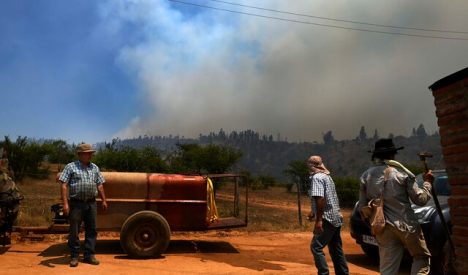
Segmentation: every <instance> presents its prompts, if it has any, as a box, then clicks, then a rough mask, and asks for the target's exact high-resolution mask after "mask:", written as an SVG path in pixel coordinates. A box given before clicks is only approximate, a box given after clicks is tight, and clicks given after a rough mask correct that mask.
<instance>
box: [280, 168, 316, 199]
mask: <svg viewBox="0 0 468 275" xmlns="http://www.w3.org/2000/svg"><path fill="white" fill-rule="evenodd" d="M284 174H286V175H287V176H288V177H289V178H290V179H291V181H292V182H293V183H291V184H288V185H287V189H288V191H289V192H290V191H291V189H292V187H293V185H294V183H296V182H299V184H300V187H301V188H300V190H298V191H300V192H301V193H303V194H307V191H308V190H309V176H310V174H309V167H308V166H307V160H294V161H291V162H290V163H289V164H288V167H286V169H285V170H284Z"/></svg>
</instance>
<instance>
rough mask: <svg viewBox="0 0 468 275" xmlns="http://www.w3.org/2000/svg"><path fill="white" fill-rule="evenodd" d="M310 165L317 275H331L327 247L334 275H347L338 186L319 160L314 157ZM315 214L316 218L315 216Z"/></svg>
mask: <svg viewBox="0 0 468 275" xmlns="http://www.w3.org/2000/svg"><path fill="white" fill-rule="evenodd" d="M307 164H308V166H309V171H310V179H311V186H310V197H311V200H312V205H311V206H312V211H311V214H309V220H312V218H313V217H315V225H314V237H313V238H312V242H311V243H310V250H311V252H312V255H313V256H314V262H315V267H316V268H317V272H318V273H317V274H319V275H326V274H330V272H329V270H328V264H327V259H326V258H325V254H324V253H323V249H324V248H325V246H328V251H329V252H330V256H331V258H332V261H333V267H334V268H335V274H337V275H347V274H349V269H348V264H347V263H346V257H345V255H344V253H343V244H342V241H341V235H340V234H341V226H342V225H343V216H342V215H341V212H340V205H339V202H338V196H337V194H336V190H335V183H334V182H333V179H332V178H331V176H330V171H328V169H327V168H326V167H325V165H324V164H323V162H322V158H321V157H320V156H311V157H310V158H309V160H308V162H307ZM312 213H314V214H313V215H312Z"/></svg>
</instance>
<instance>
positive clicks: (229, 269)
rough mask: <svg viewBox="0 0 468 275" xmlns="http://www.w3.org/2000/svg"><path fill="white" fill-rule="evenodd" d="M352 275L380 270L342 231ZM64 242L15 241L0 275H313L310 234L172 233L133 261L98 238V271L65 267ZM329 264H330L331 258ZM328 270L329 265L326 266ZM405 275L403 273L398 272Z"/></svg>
mask: <svg viewBox="0 0 468 275" xmlns="http://www.w3.org/2000/svg"><path fill="white" fill-rule="evenodd" d="M342 235H343V241H344V250H345V253H346V257H347V260H348V263H349V267H350V271H351V274H378V272H377V270H378V267H377V266H376V265H375V264H373V263H371V262H370V261H369V260H368V259H367V258H366V257H365V256H364V255H363V253H362V252H361V250H360V247H359V246H357V245H356V244H355V243H354V240H353V239H351V238H350V237H349V233H348V232H346V231H345V232H343V233H342ZM61 238H62V239H55V240H45V241H42V242H29V243H28V242H17V243H14V244H13V245H12V246H11V247H10V248H9V249H8V250H7V251H2V253H1V255H0V266H1V269H0V274H47V275H54V274H60V275H63V274H108V275H118V274H125V275H130V274H155V271H157V274H280V273H281V274H315V273H316V272H315V267H314V266H313V260H312V256H311V254H310V251H309V242H310V234H309V233H302V232H301V233H276V232H254V233H249V232H246V231H227V232H226V231H218V232H208V233H174V234H173V236H172V239H171V243H170V246H169V248H168V250H167V252H166V253H165V254H164V257H162V258H160V259H148V260H134V259H129V258H127V257H126V256H125V255H124V254H123V252H122V251H121V249H120V244H119V241H118V238H117V237H116V236H112V235H107V236H100V238H99V239H100V240H99V241H98V244H97V258H98V259H99V260H100V261H101V265H99V266H91V265H88V264H84V263H80V264H79V266H78V267H77V268H70V267H69V266H68V256H67V253H68V248H67V246H66V242H65V239H64V237H63V236H62V237H61ZM329 260H330V259H329ZM329 265H330V267H331V266H332V264H331V262H330V261H329ZM402 274H407V273H402Z"/></svg>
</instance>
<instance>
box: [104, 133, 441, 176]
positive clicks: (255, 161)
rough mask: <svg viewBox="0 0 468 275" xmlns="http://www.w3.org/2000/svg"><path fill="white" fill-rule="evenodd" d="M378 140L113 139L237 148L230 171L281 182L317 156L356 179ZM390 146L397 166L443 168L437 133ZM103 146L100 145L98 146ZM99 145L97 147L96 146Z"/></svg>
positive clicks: (137, 144)
mask: <svg viewBox="0 0 468 275" xmlns="http://www.w3.org/2000/svg"><path fill="white" fill-rule="evenodd" d="M377 139H378V134H377V132H375V133H374V136H373V137H367V134H366V132H365V129H364V127H362V128H361V131H360V133H359V135H358V136H357V137H356V138H355V139H353V140H335V139H334V138H333V133H332V132H331V131H329V132H327V133H325V134H324V135H323V141H321V142H320V143H319V142H288V141H282V140H280V137H277V138H273V136H272V135H269V136H266V135H260V134H259V133H257V132H255V131H252V130H246V131H242V132H235V131H234V132H231V133H229V134H227V133H225V132H224V131H223V130H220V131H219V132H218V133H210V134H208V135H202V134H200V135H199V137H198V138H197V139H187V138H184V137H179V136H164V137H163V136H144V137H141V136H140V137H138V138H134V139H124V140H120V139H117V140H114V142H115V143H116V145H119V146H129V147H134V148H141V147H146V146H152V147H155V148H157V149H159V150H160V151H161V152H162V153H163V154H164V152H172V151H174V150H175V149H176V148H177V144H188V143H195V144H200V145H204V144H218V145H227V146H230V147H234V148H238V149H240V150H241V151H242V153H243V156H242V158H241V160H240V162H239V163H238V164H237V165H236V167H235V168H234V169H233V170H235V171H243V170H247V171H249V172H250V173H252V174H254V175H268V176H273V177H275V178H277V179H284V178H285V174H284V172H283V171H284V170H285V169H286V167H287V166H288V164H289V163H290V162H291V161H295V160H306V159H307V158H308V157H309V156H310V155H321V156H322V158H323V160H324V162H325V164H326V165H327V167H328V169H329V170H331V171H332V173H333V174H334V175H335V176H341V177H344V176H350V177H358V176H359V175H360V174H361V173H362V172H363V171H364V170H365V169H366V167H368V166H369V165H370V164H371V161H370V158H371V154H370V153H368V151H369V150H372V149H373V148H374V142H375V141H376V140H377ZM394 143H395V145H396V146H397V147H398V146H404V147H405V149H404V150H401V151H399V153H398V155H397V157H396V159H397V160H398V161H400V162H401V163H403V164H405V165H407V166H409V167H410V168H415V167H417V166H419V167H420V166H421V163H420V160H419V157H418V156H417V154H418V153H419V152H421V151H429V152H431V153H432V154H434V157H433V158H431V159H429V165H430V167H434V168H443V167H444V164H443V159H442V153H441V146H440V137H439V135H438V134H437V133H435V134H432V135H428V134H426V132H425V130H424V127H423V126H422V125H420V126H419V127H418V128H417V130H416V129H413V134H412V135H411V136H409V137H405V136H396V137H394ZM100 145H103V144H100ZM98 146H99V145H98Z"/></svg>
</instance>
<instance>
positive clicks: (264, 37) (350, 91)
mask: <svg viewBox="0 0 468 275" xmlns="http://www.w3.org/2000/svg"><path fill="white" fill-rule="evenodd" d="M191 2H196V3H201V4H207V5H211V6H218V7H223V8H229V9H233V10H240V11H245V12H251V13H259V14H265V15H271V16H277V17H283V18H290V19H294V20H301V21H310V22H319V23H325V24H334V25H338V24H341V23H338V22H327V21H316V20H315V21H314V20H313V19H311V18H298V17H295V16H287V15H281V14H272V13H265V12H261V11H256V10H251V9H249V10H247V9H245V8H241V7H233V6H226V5H220V4H219V3H218V4H216V3H213V2H211V1H191ZM237 2H239V1H237ZM244 2H245V4H250V5H256V6H261V7H268V8H273V9H279V10H286V11H291V12H297V13H303V14H311V15H319V16H328V17H335V18H346V19H349V20H361V21H367V22H377V23H382V24H388V25H409V26H415V27H424V28H447V29H463V27H464V26H468V22H467V17H466V16H465V15H466V14H465V12H463V10H464V11H466V10H467V7H468V6H467V4H466V3H462V2H457V3H452V2H450V4H448V3H439V2H438V1H435V0H434V1H416V3H413V2H411V3H407V1H398V2H392V3H386V4H385V5H384V4H382V3H374V2H372V1H305V0H304V1H294V2H291V1H281V0H278V1H255V2H252V1H244ZM293 3H294V4H293ZM181 7H183V8H185V9H187V8H188V7H186V6H181V5H180V4H176V3H171V2H169V1H164V0H161V1H123V0H122V1H109V2H107V3H106V4H105V5H103V6H102V7H101V14H102V19H103V26H104V27H105V28H106V29H107V30H109V31H115V32H118V31H119V30H120V29H121V28H123V27H124V26H128V25H131V26H132V27H133V28H136V29H138V30H139V31H140V32H141V34H142V39H141V40H140V42H139V43H137V44H132V45H127V46H126V47H125V48H123V49H122V50H121V52H120V55H119V56H118V58H117V62H118V64H120V66H123V67H124V68H126V69H127V70H128V72H129V74H130V75H134V76H135V77H136V81H137V82H138V83H139V87H140V88H141V91H142V93H143V95H142V96H143V98H144V100H145V102H146V107H147V109H145V110H142V113H141V115H140V116H139V117H137V118H135V119H134V120H133V121H132V122H130V123H129V125H128V126H127V127H125V128H123V129H122V130H121V131H119V132H118V133H116V136H119V137H134V136H138V135H142V134H149V135H169V134H178V135H184V136H187V137H190V136H191V137H195V136H197V135H198V134H199V133H207V132H210V131H217V130H219V129H221V128H223V129H224V130H226V131H230V130H245V129H253V130H256V131H260V132H263V133H268V134H270V133H271V134H276V133H281V135H282V136H287V137H288V138H289V140H319V139H320V138H321V134H322V133H323V132H325V131H328V130H333V132H334V134H335V137H338V138H352V137H355V136H356V135H357V134H358V131H359V128H360V126H361V125H364V126H366V128H367V129H368V133H369V134H370V133H371V132H372V131H373V129H374V128H376V129H378V130H379V132H380V133H381V134H382V135H385V134H388V133H390V132H391V133H394V134H405V135H406V134H409V133H410V131H411V128H412V127H416V126H417V125H419V123H423V124H424V125H425V126H426V130H428V131H429V132H432V131H435V130H436V129H437V126H436V116H435V108H434V104H433V97H432V95H431V93H430V91H429V90H428V89H427V87H428V86H429V85H430V84H432V83H433V82H435V81H436V80H438V79H439V78H441V77H444V76H446V75H447V74H450V73H452V72H455V71H457V70H459V69H462V68H464V67H466V66H467V64H468V62H467V61H468V56H467V55H466V54H465V52H466V47H467V45H468V42H467V41H449V40H437V39H423V38H413V37H406V36H398V35H384V34H376V33H368V32H358V31H352V30H342V29H334V28H326V27H318V26H313V25H306V24H298V23H292V22H283V21H278V20H271V19H265V18H258V17H252V16H246V15H240V14H234V13H228V12H222V11H215V10H208V9H201V8H196V7H190V8H191V9H194V10H195V11H196V12H195V13H193V14H188V13H187V12H184V13H183V12H181V11H180V10H178V8H181ZM341 25H343V24H341ZM346 26H353V27H356V25H349V24H348V25H346ZM358 27H362V26H358ZM387 30H389V29H387ZM390 31H398V30H392V29H390ZM438 35H445V34H443V33H442V34H438Z"/></svg>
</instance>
